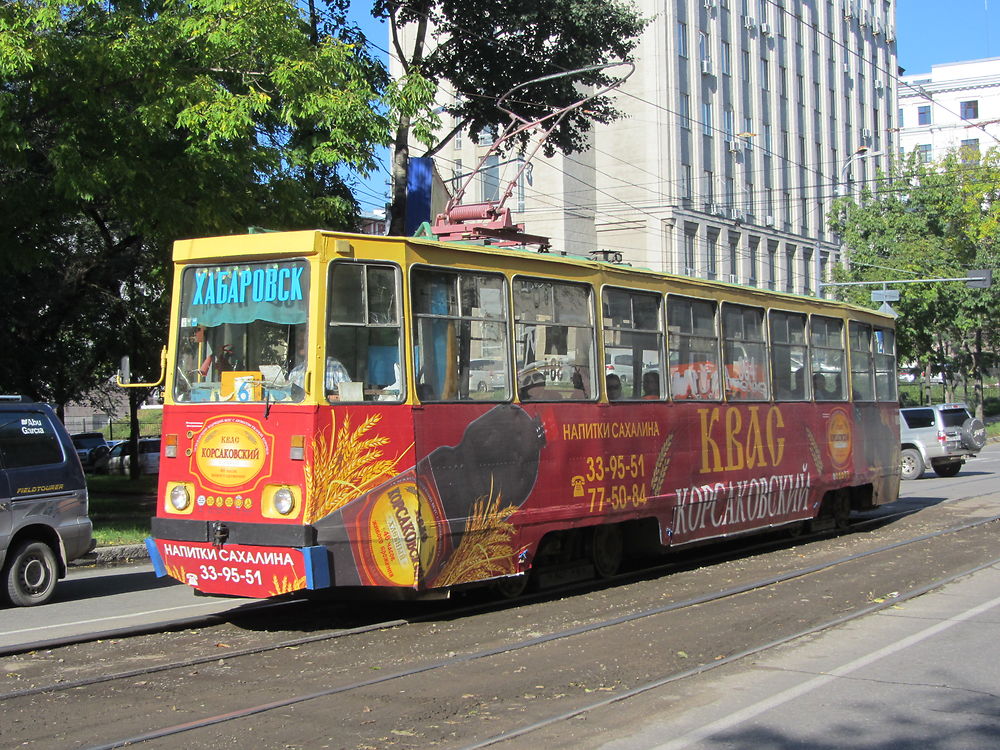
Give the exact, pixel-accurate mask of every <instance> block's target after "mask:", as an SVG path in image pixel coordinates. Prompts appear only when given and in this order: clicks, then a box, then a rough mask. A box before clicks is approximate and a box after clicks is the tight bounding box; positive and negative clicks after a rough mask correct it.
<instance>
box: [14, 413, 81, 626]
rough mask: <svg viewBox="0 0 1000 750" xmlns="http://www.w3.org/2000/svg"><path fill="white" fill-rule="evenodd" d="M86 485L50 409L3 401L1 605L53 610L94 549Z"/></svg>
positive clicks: (66, 437)
mask: <svg viewBox="0 0 1000 750" xmlns="http://www.w3.org/2000/svg"><path fill="white" fill-rule="evenodd" d="M92 532H93V526H92V524H91V522H90V518H89V517H88V516H87V482H86V479H85V478H84V475H83V466H82V465H81V463H80V458H79V455H78V453H77V448H76V447H75V445H74V443H73V441H72V439H71V438H70V436H69V433H68V432H67V431H66V428H65V427H63V424H62V422H60V421H59V419H58V418H57V417H56V415H55V412H54V411H53V410H52V408H51V407H49V406H48V405H46V404H37V403H33V402H28V401H24V400H22V399H20V398H19V397H7V398H3V399H2V400H0V582H2V585H0V598H6V599H8V600H9V601H10V602H11V603H13V604H15V605H17V606H25V607H30V606H33V605H37V604H44V603H45V602H47V601H48V600H49V599H50V598H51V597H52V594H53V591H54V590H55V586H56V581H57V579H59V578H63V577H64V576H65V575H66V565H67V563H68V562H69V561H70V560H74V559H76V558H78V557H82V556H83V555H85V554H86V553H88V552H89V551H90V550H92V549H93V548H94V540H93V533H92Z"/></svg>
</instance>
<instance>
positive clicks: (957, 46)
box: [351, 0, 1000, 212]
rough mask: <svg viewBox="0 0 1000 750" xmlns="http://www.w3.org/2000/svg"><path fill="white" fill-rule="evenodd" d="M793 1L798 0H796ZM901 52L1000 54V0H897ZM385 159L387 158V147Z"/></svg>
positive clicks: (367, 190)
mask: <svg viewBox="0 0 1000 750" xmlns="http://www.w3.org/2000/svg"><path fill="white" fill-rule="evenodd" d="M793 2H794V0H793ZM371 5H372V4H371V0H353V2H352V4H351V18H352V20H354V21H355V22H357V23H358V24H359V25H360V26H361V28H362V29H364V31H365V33H366V34H367V35H368V36H369V38H370V39H371V40H372V41H374V42H375V43H376V44H377V45H379V46H380V47H383V48H384V47H386V46H387V45H388V40H387V39H386V36H387V32H386V30H385V25H384V24H379V23H377V22H376V21H374V19H372V17H371V12H370V9H371ZM896 52H897V59H898V63H899V66H900V67H901V68H903V69H904V70H905V71H906V74H907V75H913V74H918V73H930V72H931V66H932V65H936V64H939V63H949V62H959V61H963V60H979V59H982V58H985V57H1000V0H897V3H896ZM382 160H383V162H385V163H388V151H386V150H383V152H382ZM388 179H389V177H388V171H387V169H383V170H380V171H379V172H378V173H376V174H374V175H371V176H370V177H369V178H368V179H366V180H363V181H362V183H361V185H362V187H361V190H359V191H358V195H357V198H358V201H359V203H361V208H362V210H363V211H365V212H370V211H372V210H374V209H375V208H381V207H382V206H383V205H384V199H382V198H380V197H379V196H382V195H387V194H388Z"/></svg>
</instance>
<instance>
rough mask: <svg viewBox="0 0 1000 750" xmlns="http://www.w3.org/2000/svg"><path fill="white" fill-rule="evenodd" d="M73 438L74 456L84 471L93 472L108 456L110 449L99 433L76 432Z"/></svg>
mask: <svg viewBox="0 0 1000 750" xmlns="http://www.w3.org/2000/svg"><path fill="white" fill-rule="evenodd" d="M72 437H73V445H74V447H75V448H76V455H77V456H79V457H80V465H81V466H83V470H84V471H93V470H94V469H95V468H96V467H97V465H98V464H99V463H101V462H102V461H103V460H104V458H105V457H106V456H107V455H108V451H109V450H111V447H110V446H109V445H108V443H107V441H106V440H105V439H104V435H102V434H101V433H100V432H78V433H76V434H75V435H73V436H72Z"/></svg>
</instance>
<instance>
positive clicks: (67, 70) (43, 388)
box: [0, 0, 388, 404]
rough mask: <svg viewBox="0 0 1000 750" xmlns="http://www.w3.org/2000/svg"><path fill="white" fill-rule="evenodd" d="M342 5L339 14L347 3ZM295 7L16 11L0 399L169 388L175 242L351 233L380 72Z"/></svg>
mask: <svg viewBox="0 0 1000 750" xmlns="http://www.w3.org/2000/svg"><path fill="white" fill-rule="evenodd" d="M331 7H332V8H334V9H335V8H336V7H337V6H336V4H334V5H333V6H331ZM336 23H337V22H336V13H333V14H332V15H331V16H327V17H326V19H325V21H324V20H323V19H322V18H321V17H320V16H318V15H317V16H314V17H313V18H311V19H306V18H304V17H303V16H302V14H301V12H300V11H299V9H298V7H297V5H296V4H295V3H294V2H291V1H290V0H240V1H239V2H238V1H237V0H180V1H179V2H172V3H164V2H162V1H161V0H122V1H120V2H96V1H95V0H66V1H62V2H60V0H13V1H12V2H7V3H4V4H2V5H0V207H2V210H0V248H3V250H2V254H0V274H2V277H3V278H4V279H6V280H7V284H8V288H7V289H6V290H5V291H6V294H5V295H3V298H2V299H0V316H2V321H3V322H2V323H0V347H2V348H3V349H4V351H5V353H8V354H13V356H4V357H3V358H0V390H5V391H18V392H21V393H24V394H27V395H30V396H33V397H36V398H41V399H46V400H51V401H55V402H57V403H60V404H61V403H64V402H65V401H67V400H70V399H73V398H76V397H78V396H79V395H80V394H81V393H83V392H85V391H86V390H87V389H88V388H89V387H91V386H92V385H93V384H94V383H96V382H100V381H102V380H104V379H106V377H107V376H108V375H110V373H111V372H112V371H113V369H114V366H115V364H114V363H115V362H117V360H118V357H119V356H120V355H121V354H124V353H130V354H132V355H133V359H134V361H135V364H136V374H137V375H138V376H139V377H140V378H143V379H155V372H156V371H157V370H158V368H159V358H158V357H157V356H156V352H158V351H159V348H160V344H161V343H162V336H163V331H164V330H165V323H166V310H167V295H166V290H167V288H168V284H169V270H168V260H169V247H170V244H171V242H172V241H173V240H174V239H176V238H182V237H188V236H196V235H206V234H225V233H230V232H234V231H244V230H245V229H246V227H247V226H249V225H263V226H268V227H275V228H278V227H281V228H289V229H291V228H303V227H314V226H328V227H332V228H337V227H350V226H351V225H352V222H353V220H354V216H355V214H356V208H357V207H356V204H355V202H354V200H353V198H352V196H351V193H350V190H349V189H348V186H347V185H346V184H345V180H344V177H343V175H342V170H343V169H344V167H345V166H346V167H351V168H354V169H358V170H361V171H365V170H368V169H372V168H373V167H374V166H375V161H374V148H375V146H376V144H380V143H385V142H386V141H387V137H388V120H387V118H386V117H385V116H384V115H383V114H381V112H382V109H383V107H382V105H381V99H380V88H381V87H382V86H384V85H385V73H384V70H383V69H382V67H381V66H380V65H378V64H376V63H375V62H374V61H373V60H371V59H370V58H369V57H367V56H366V54H365V53H364V51H363V49H364V48H363V47H362V46H360V45H357V44H352V43H349V40H348V41H345V40H343V39H340V38H338V36H337V33H336V32H337V29H336Z"/></svg>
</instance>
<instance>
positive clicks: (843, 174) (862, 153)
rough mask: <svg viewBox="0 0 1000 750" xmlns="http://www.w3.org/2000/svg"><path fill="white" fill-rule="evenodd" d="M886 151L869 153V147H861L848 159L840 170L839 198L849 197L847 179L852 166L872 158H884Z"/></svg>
mask: <svg viewBox="0 0 1000 750" xmlns="http://www.w3.org/2000/svg"><path fill="white" fill-rule="evenodd" d="M884 153H885V152H884V151H869V150H868V146H859V147H858V149H857V150H856V151H855V152H854V153H853V154H851V155H850V156H848V157H847V160H846V161H845V162H844V166H843V167H841V168H840V181H839V182H838V183H837V196H838V197H840V196H844V195H847V190H846V188H847V178H848V177H849V176H850V174H851V165H853V164H854V162H856V161H859V160H860V159H867V158H871V157H872V156H882V154H884Z"/></svg>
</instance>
